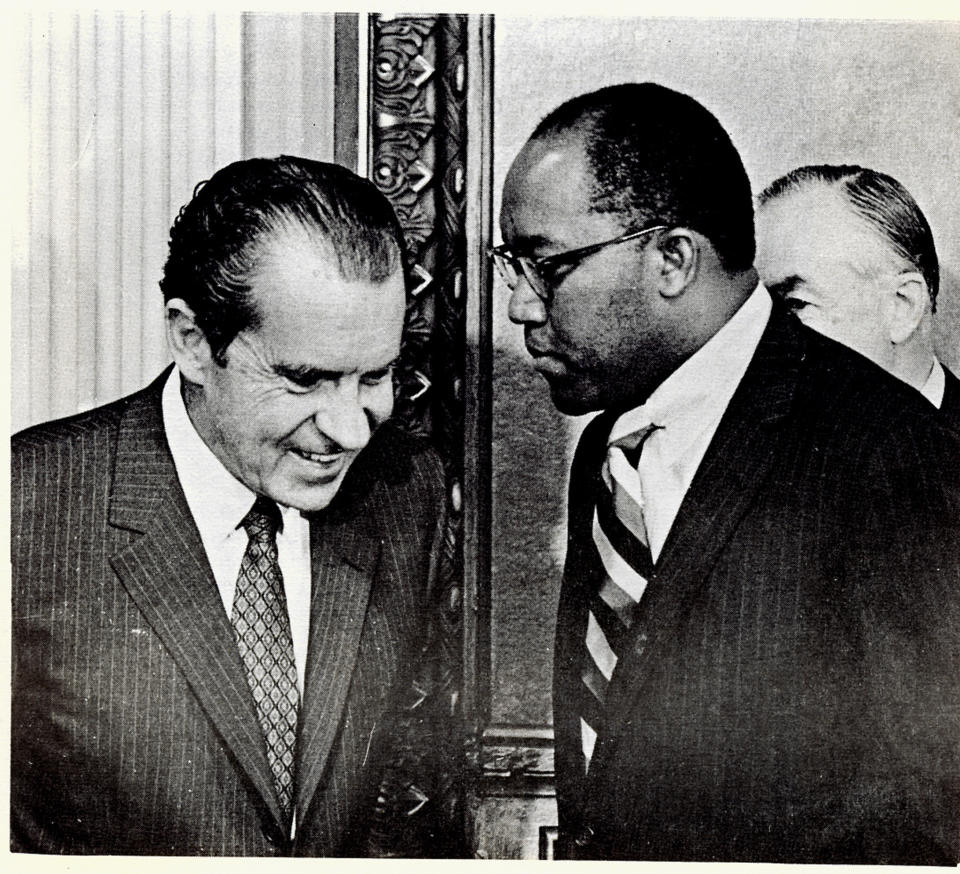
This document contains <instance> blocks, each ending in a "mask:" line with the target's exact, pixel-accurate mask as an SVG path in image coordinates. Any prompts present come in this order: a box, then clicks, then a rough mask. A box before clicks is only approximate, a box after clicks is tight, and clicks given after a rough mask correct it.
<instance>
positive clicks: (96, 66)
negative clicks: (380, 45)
mask: <svg viewBox="0 0 960 874" xmlns="http://www.w3.org/2000/svg"><path fill="white" fill-rule="evenodd" d="M341 18H342V19H343V20H342V21H340V25H341V29H343V27H344V26H345V25H349V23H350V22H349V21H348V20H347V19H348V18H349V17H348V16H342V17H341ZM19 23H20V32H19V33H18V34H17V36H18V38H19V40H20V46H21V52H20V63H19V79H18V81H19V85H20V88H19V94H18V99H19V100H20V101H21V109H22V113H21V125H20V131H19V133H20V137H21V140H20V141H21V142H22V144H23V148H22V152H23V162H22V164H23V170H24V180H23V182H22V184H21V188H22V193H23V198H22V200H23V204H22V209H21V210H20V213H19V215H17V214H16V213H15V214H14V224H15V228H14V237H13V239H14V251H13V271H12V281H13V295H12V305H11V308H12V312H11V326H12V334H13V336H12V343H11V350H12V351H11V356H12V360H11V366H12V374H13V385H14V391H13V396H12V404H11V414H12V423H11V424H12V430H14V431H16V430H19V429H20V428H22V427H25V426H27V425H30V424H33V423H36V422H41V421H44V420H46V419H50V418H53V417H58V416H66V415H70V414H72V413H75V412H77V411H79V410H83V409H87V408H89V407H92V406H95V405H97V404H101V403H105V402H107V401H110V400H113V399H115V398H117V397H120V396H121V395H123V394H125V393H127V392H130V391H133V390H134V389H136V388H138V387H140V386H141V385H143V384H144V383H146V382H147V381H148V380H150V379H152V378H153V376H154V375H155V374H157V373H158V372H159V370H160V369H161V368H162V367H163V366H164V364H165V363H166V362H167V360H168V356H167V352H166V342H165V339H164V333H163V320H162V314H163V305H162V299H161V295H160V291H159V288H158V282H159V279H160V276H161V274H162V269H163V262H164V260H165V258H166V249H167V239H168V234H169V228H170V224H171V223H172V220H173V217H174V216H175V215H176V213H177V211H178V210H179V209H180V207H181V206H182V205H183V204H184V203H185V202H186V201H187V200H189V198H190V196H191V194H192V192H193V189H194V186H195V185H196V184H197V182H199V181H200V180H202V179H205V178H208V177H209V176H210V175H211V174H212V173H213V172H214V171H215V170H216V169H217V168H219V167H222V166H223V165H225V164H227V163H229V162H231V161H235V160H237V159H239V158H241V157H249V156H252V155H275V154H279V153H281V152H287V153H291V154H303V155H307V156H309V157H314V158H319V159H321V160H331V159H332V157H333V155H334V153H335V148H334V136H335V131H334V124H333V117H334V112H335V107H337V106H338V103H337V100H336V94H335V75H336V72H335V70H336V64H335V57H334V56H335V48H336V36H335V32H336V28H335V17H334V16H333V15H321V14H317V15H308V14H301V15H282V16H281V15H247V16H243V15H241V14H239V13H237V14H219V13H218V14H182V13H177V14H174V13H171V12H167V13H161V14H146V13H142V14H141V13H136V12H122V13H121V12H96V13H94V12H85V13H82V14H70V13H68V12H65V11H55V12H51V13H37V14H32V15H24V16H23V17H22V18H21V19H20V20H19ZM354 26H355V25H354ZM352 68H353V69H354V70H356V60H355V59H354V61H353V63H352ZM352 93H353V94H354V99H355V95H356V86H355V85H354V86H353V90H352ZM340 104H341V108H342V110H343V111H349V110H350V106H349V101H348V100H346V99H345V98H344V95H340ZM353 111H354V112H355V107H354V108H353ZM355 127H356V122H355V120H353V127H352V128H351V129H353V130H354V131H355ZM355 136H356V134H355V133H354V141H353V142H352V144H351V143H341V144H340V147H339V148H340V152H341V153H342V154H345V155H348V154H349V153H350V150H351V148H352V150H353V152H354V154H355V151H356V142H355ZM354 160H355V158H354Z"/></svg>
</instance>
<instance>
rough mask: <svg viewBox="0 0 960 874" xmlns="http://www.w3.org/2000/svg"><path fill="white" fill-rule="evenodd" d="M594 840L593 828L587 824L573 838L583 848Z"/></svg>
mask: <svg viewBox="0 0 960 874" xmlns="http://www.w3.org/2000/svg"><path fill="white" fill-rule="evenodd" d="M592 841H593V829H592V828H591V827H590V826H588V825H585V826H584V827H583V828H582V829H580V831H579V832H577V836H576V837H575V838H574V839H573V842H574V843H575V844H576V845H577V846H578V847H579V848H580V849H581V850H582V849H584V848H585V847H588V846H590V844H591V842H592Z"/></svg>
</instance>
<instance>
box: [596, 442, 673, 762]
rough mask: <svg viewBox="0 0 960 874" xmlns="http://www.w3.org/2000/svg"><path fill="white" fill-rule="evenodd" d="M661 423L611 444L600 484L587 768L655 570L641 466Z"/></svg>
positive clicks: (597, 507) (597, 513)
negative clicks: (613, 679)
mask: <svg viewBox="0 0 960 874" xmlns="http://www.w3.org/2000/svg"><path fill="white" fill-rule="evenodd" d="M656 428H657V426H655V425H649V426H647V427H645V428H643V429H641V430H639V431H635V432H634V433H632V434H630V435H628V436H626V437H624V438H622V439H620V440H618V441H617V442H616V443H614V444H612V445H610V446H609V447H608V448H607V457H606V459H605V460H604V462H603V467H602V469H601V477H602V479H603V483H604V485H605V486H606V487H605V488H600V489H598V496H597V506H596V508H595V509H594V513H593V544H594V547H595V548H596V550H597V553H598V555H599V559H600V566H601V568H602V574H601V579H600V585H599V586H598V587H597V588H596V589H595V591H594V593H593V595H592V597H591V598H590V603H589V612H588V614H587V633H586V637H585V639H584V652H583V656H582V673H581V675H580V676H581V679H582V681H583V688H582V689H581V696H580V697H581V707H580V735H581V743H582V749H583V756H584V762H585V765H586V767H587V768H589V767H590V760H591V758H592V757H593V749H594V746H595V744H596V741H597V734H598V733H599V732H600V731H601V730H602V728H603V718H604V701H605V699H606V694H607V687H608V686H609V684H610V678H611V677H612V676H613V669H614V668H615V667H616V665H617V661H618V660H619V658H620V656H621V654H622V652H623V648H624V646H625V642H626V637H627V633H628V632H629V630H630V626H631V625H632V624H633V614H634V607H635V606H636V604H637V602H639V600H640V597H641V595H643V590H644V588H646V585H647V580H648V579H649V578H650V575H651V573H652V572H653V559H652V557H651V555H650V547H649V545H648V544H649V540H648V538H647V529H646V526H645V525H644V520H643V495H642V492H641V487H640V476H639V474H638V473H637V470H636V465H637V464H638V463H639V455H640V450H641V449H642V447H643V443H644V441H645V440H646V439H647V437H649V436H650V434H652V433H653V432H654V431H655V430H656Z"/></svg>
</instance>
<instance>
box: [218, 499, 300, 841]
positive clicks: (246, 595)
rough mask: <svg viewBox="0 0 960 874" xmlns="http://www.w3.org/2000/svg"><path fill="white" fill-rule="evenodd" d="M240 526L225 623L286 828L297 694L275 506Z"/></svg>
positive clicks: (263, 507) (256, 509)
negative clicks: (241, 545)
mask: <svg viewBox="0 0 960 874" xmlns="http://www.w3.org/2000/svg"><path fill="white" fill-rule="evenodd" d="M240 524H241V525H242V526H243V527H244V529H246V532H247V536H248V537H249V541H248V543H247V549H246V552H244V554H243V561H241V562H240V574H239V575H238V577H237V590H236V593H235V594H234V597H233V612H232V614H231V617H230V619H231V621H232V622H233V627H234V631H235V632H236V635H237V646H238V648H239V650H240V657H241V658H242V659H243V664H244V666H245V667H246V669H247V682H248V683H249V684H250V691H251V692H252V693H253V700H254V701H255V702H256V705H257V714H258V715H259V717H260V726H261V727H262V729H263V734H264V737H265V738H266V742H267V759H268V761H269V762H270V768H271V770H272V771H273V780H274V784H275V785H276V787H277V795H278V796H279V798H280V806H281V808H282V809H283V813H284V816H285V817H286V819H287V822H288V824H289V821H290V817H291V815H292V813H293V765H294V750H295V747H296V741H297V711H298V710H299V708H300V694H299V692H298V691H297V667H296V662H295V661H294V658H293V637H292V636H291V634H290V616H289V614H288V612H287V599H286V596H285V595H284V590H283V575H282V574H281V573H280V564H279V562H278V561H277V531H278V530H279V529H280V527H281V526H282V524H283V521H282V519H281V517H280V509H279V507H277V505H276V504H275V503H274V502H273V501H271V500H270V499H269V498H264V497H259V498H257V500H256V501H255V502H254V505H253V507H252V508H251V510H250V512H249V513H247V515H246V516H244V517H243V521H241V523H240Z"/></svg>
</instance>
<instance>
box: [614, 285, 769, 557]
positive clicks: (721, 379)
mask: <svg viewBox="0 0 960 874" xmlns="http://www.w3.org/2000/svg"><path fill="white" fill-rule="evenodd" d="M771 309H772V303H771V300H770V294H769V292H767V290H766V288H764V287H763V285H759V284H758V285H757V287H756V288H755V289H754V290H753V292H752V294H751V295H750V297H749V298H747V300H746V301H745V302H744V304H743V305H742V306H741V307H740V309H739V310H737V312H736V313H735V314H734V316H733V318H731V319H730V321H728V322H727V323H726V324H725V325H724V326H723V327H722V328H721V329H720V330H719V331H717V333H716V334H715V335H714V336H713V337H711V338H710V340H708V341H707V342H706V343H705V344H704V345H703V346H702V347H701V348H700V349H698V350H697V351H696V352H695V353H694V354H693V355H691V356H690V357H689V358H688V359H687V360H686V361H685V362H684V363H683V364H682V365H681V366H680V367H678V368H677V370H675V371H674V372H673V373H672V374H671V375H670V376H669V377H667V379H665V380H664V381H663V382H662V383H661V384H660V386H659V387H658V388H657V389H656V391H654V392H653V394H651V395H650V397H649V398H648V399H647V401H646V403H644V404H643V405H642V406H640V407H636V408H634V409H633V410H629V411H628V412H626V413H624V414H623V415H622V416H620V418H619V419H617V421H616V422H614V424H613V427H612V428H611V430H610V437H609V441H608V442H609V443H614V442H616V441H617V440H619V439H621V438H622V437H625V436H626V435H628V434H631V433H633V432H635V431H636V430H637V429H638V428H639V427H642V426H643V425H644V424H646V423H647V422H653V423H654V424H655V425H657V426H658V428H657V430H655V431H654V432H653V433H652V434H651V435H650V436H649V437H648V438H647V439H646V441H645V443H644V444H643V450H642V452H641V454H640V464H639V467H638V473H639V476H640V488H641V491H642V494H643V517H644V524H645V525H646V529H647V536H648V539H649V545H650V553H651V556H652V558H653V560H654V562H656V560H657V558H658V557H659V555H660V550H661V549H663V544H664V541H665V540H666V539H667V535H668V534H669V533H670V528H671V527H672V526H673V521H674V519H675V518H676V515H677V511H678V510H679V509H680V504H681V503H682V501H683V498H684V495H686V493H687V489H688V488H689V487H690V483H691V481H692V480H693V477H694V475H695V474H696V472H697V468H698V467H700V462H701V461H702V460H703V456H704V455H705V454H706V451H707V447H708V446H709V445H710V441H711V440H712V439H713V435H714V434H715V433H716V430H717V426H718V425H719V424H720V419H721V418H722V417H723V414H724V412H725V411H726V409H727V406H728V405H729V403H730V398H731V397H733V393H734V392H735V391H736V389H737V386H738V385H739V384H740V380H741V379H743V375H744V373H745V372H746V369H747V365H748V364H749V363H750V360H751V359H752V358H753V354H754V352H755V351H756V349H757V344H758V343H759V342H760V336H761V335H762V334H763V331H764V329H765V328H766V326H767V322H768V321H769V319H770V312H771Z"/></svg>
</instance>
